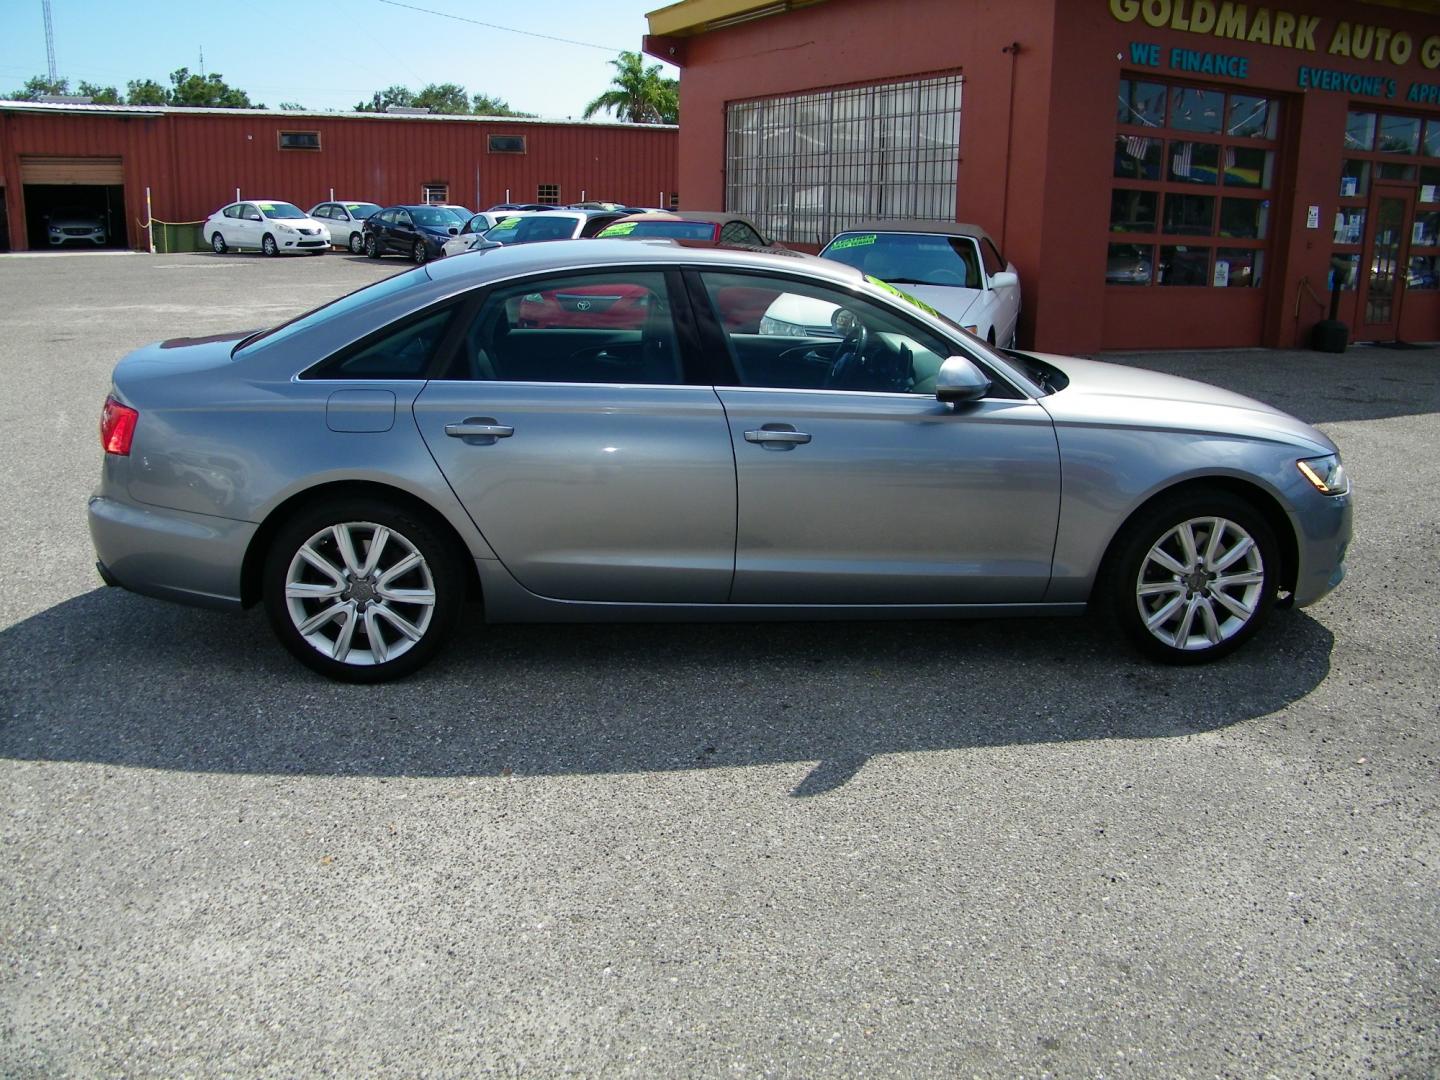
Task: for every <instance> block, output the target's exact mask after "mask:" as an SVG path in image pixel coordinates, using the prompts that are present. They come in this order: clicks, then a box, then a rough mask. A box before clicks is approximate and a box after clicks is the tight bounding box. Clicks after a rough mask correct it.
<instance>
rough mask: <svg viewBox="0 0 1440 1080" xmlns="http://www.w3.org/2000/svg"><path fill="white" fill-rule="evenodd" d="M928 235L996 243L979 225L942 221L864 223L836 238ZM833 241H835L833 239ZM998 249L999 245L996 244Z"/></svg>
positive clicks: (891, 220) (844, 230)
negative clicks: (864, 235) (909, 234)
mask: <svg viewBox="0 0 1440 1080" xmlns="http://www.w3.org/2000/svg"><path fill="white" fill-rule="evenodd" d="M882 232H892V233H928V234H931V235H936V236H974V237H979V238H983V239H986V240H989V241H990V242H991V243H992V244H994V243H995V240H994V238H992V237H991V235H990V234H989V233H987V232H986V231H985V230H984V229H982V228H981V227H980V226H979V225H967V224H965V223H964V222H956V221H940V220H929V221H927V220H924V219H917V220H895V219H887V220H877V221H862V222H860V223H859V224H858V225H851V226H850V227H849V228H848V229H841V230H840V231H839V232H837V233H836V234H835V236H841V235H844V234H846V233H882ZM831 239H834V237H832V238H831ZM996 246H997V247H998V246H999V245H998V244H996Z"/></svg>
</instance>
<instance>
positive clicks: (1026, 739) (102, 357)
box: [0, 254, 1440, 1078]
mask: <svg viewBox="0 0 1440 1080" xmlns="http://www.w3.org/2000/svg"><path fill="white" fill-rule="evenodd" d="M400 269H402V264H401V263H400V262H399V261H398V260H386V261H385V262H384V263H382V264H377V263H371V262H367V261H366V260H364V259H353V258H350V257H348V256H342V255H339V254H332V255H329V256H327V257H325V258H323V259H299V260H274V261H272V260H264V259H261V258H259V257H252V256H233V255H232V256H228V257H224V258H219V257H215V256H209V255H192V256H157V257H150V256H140V255H127V254H117V255H85V256H74V257H70V256H48V257H46V256H42V257H34V258H19V257H14V258H4V259H0V297H4V300H5V302H4V305H3V309H0V311H3V314H0V320H3V324H0V325H3V328H4V333H3V335H0V370H3V371H4V373H5V393H4V394H3V395H0V432H3V434H0V438H3V449H4V457H5V460H7V461H8V462H9V463H10V464H9V465H8V466H7V469H6V476H7V478H8V482H7V483H5V484H4V485H3V487H0V520H3V521H4V522H5V527H4V530H3V536H4V544H3V547H0V582H3V587H0V703H3V710H0V723H3V727H0V1074H3V1075H5V1076H8V1077H32V1076H33V1077H42V1076H43V1077H52V1076H66V1075H81V1076H84V1075H107V1076H118V1075H126V1076H132V1075H135V1076H139V1075H154V1076H182V1075H183V1076H197V1077H200V1076H222V1075H254V1076H275V1077H292V1076H298V1075H317V1074H319V1075H336V1076H367V1075H381V1074H397V1075H408V1076H431V1077H442V1076H453V1077H470V1076H475V1075H481V1074H499V1075H504V1076H518V1075H559V1074H564V1075H578V1076H607V1077H608V1076H640V1077H653V1076H797V1077H807V1078H809V1077H827V1076H837V1077H839V1076H887V1075H894V1076H945V1077H950V1076H957V1075H979V1076H1003V1077H1013V1076H1045V1075H1055V1076H1095V1077H1101V1076H1104V1077H1112V1076H1269V1075H1274V1076H1308V1075H1312V1074H1313V1075H1321V1076H1369V1075H1376V1076H1414V1077H1421V1076H1434V1075H1436V1073H1437V1071H1440V1027H1437V1025H1440V843H1437V836H1440V819H1437V813H1436V810H1437V803H1440V752H1437V742H1440V739H1437V719H1440V675H1437V660H1440V642H1437V620H1436V618H1435V612H1436V611H1437V610H1440V538H1437V522H1440V484H1437V483H1436V482H1435V480H1434V478H1433V477H1432V476H1431V473H1432V471H1433V469H1434V463H1435V462H1436V461H1437V460H1440V424H1437V413H1440V349H1428V350H1419V351H1396V350H1389V349H1380V348H1362V349H1352V350H1351V351H1350V352H1349V353H1347V354H1346V355H1344V356H1341V357H1333V356H1322V355H1319V354H1308V353H1267V352H1260V351H1253V352H1231V353H1203V354H1195V355H1189V356H1181V355H1174V354H1170V355H1166V356H1128V357H1124V358H1122V359H1124V361H1125V362H1129V363H1136V364H1141V365H1144V366H1150V367H1156V368H1162V369H1165V370H1171V371H1178V372H1185V373H1192V374H1195V375H1197V376H1198V377H1200V378H1202V379H1206V380H1209V381H1213V382H1217V383H1221V384H1224V385H1226V386H1230V387H1233V388H1235V389H1238V390H1240V391H1242V392H1245V393H1250V394H1253V395H1255V396H1257V397H1260V398H1262V399H1265V400H1268V401H1272V402H1275V403H1276V404H1278V405H1280V406H1282V407H1284V408H1287V409H1289V410H1291V411H1293V412H1295V413H1297V414H1299V415H1300V416H1302V417H1304V418H1306V419H1307V420H1310V421H1312V422H1315V423H1318V424H1319V425H1320V426H1321V427H1323V428H1324V429H1325V430H1326V431H1327V432H1328V433H1329V434H1330V435H1331V436H1332V437H1333V438H1335V440H1336V441H1337V442H1338V443H1339V444H1340V445H1341V447H1342V449H1343V451H1344V452H1345V454H1346V458H1347V463H1348V466H1349V469H1350V471H1351V474H1352V477H1353V480H1354V483H1355V485H1356V488H1357V491H1358V496H1357V516H1356V540H1355V543H1354V545H1353V547H1352V549H1351V560H1350V573H1351V576H1350V578H1349V580H1347V581H1346V582H1345V584H1344V585H1343V586H1342V587H1341V588H1340V590H1339V591H1338V592H1337V593H1336V594H1334V595H1333V596H1332V597H1330V598H1328V599H1327V600H1325V601H1324V602H1322V603H1321V604H1319V605H1317V606H1315V607H1313V608H1310V609H1308V610H1306V611H1304V612H1289V613H1278V617H1277V619H1276V621H1275V622H1274V623H1273V624H1272V626H1271V627H1270V628H1269V629H1270V632H1269V633H1268V635H1266V636H1265V637H1264V638H1263V639H1262V640H1260V641H1257V642H1255V643H1253V644H1252V646H1251V647H1250V648H1249V649H1248V650H1247V651H1245V652H1243V653H1242V654H1240V655H1239V656H1237V657H1235V658H1233V659H1232V660H1230V661H1229V662H1226V663H1224V664H1221V665H1219V666H1212V667H1208V668H1203V669H1199V670H1171V669H1165V668H1160V667H1151V666H1148V665H1146V664H1144V663H1142V662H1140V661H1138V660H1135V659H1132V657H1131V655H1130V654H1129V652H1128V651H1127V650H1126V649H1125V648H1123V647H1120V646H1119V645H1118V644H1117V642H1116V641H1114V640H1113V639H1111V638H1110V637H1108V636H1107V635H1106V634H1104V633H1103V632H1101V630H1100V628H1098V627H1097V626H1095V625H1093V624H1092V623H1091V621H1090V620H1086V619H1076V620H1059V621H1052V622H1041V621H1036V622H1028V621H1027V622H1022V621H1002V622H995V623H980V622H977V623H968V624H943V623H934V624H898V625H886V624H872V625H859V624H853V625H803V624H797V625H790V626H763V627H762V626H724V627H706V626H696V627H646V626H625V627H582V628H577V627H519V628H516V627H511V628H497V629H495V630H494V631H491V632H487V631H485V630H484V629H483V628H480V627H475V628H472V629H469V630H467V631H466V632H464V633H462V634H461V635H460V640H458V641H457V642H455V645H454V647H452V648H451V649H450V651H449V652H448V653H447V654H446V655H445V656H444V657H443V658H442V660H441V661H440V662H438V663H437V664H435V665H433V666H432V667H431V668H429V669H427V670H426V671H425V672H424V673H422V674H421V675H420V676H418V677H416V678H414V679H412V680H410V681H409V682H406V683H403V684H399V685H394V686H384V687H377V688H365V687H352V686H340V685H336V684H331V683H328V682H325V681H323V680H321V679H320V678H318V677H316V676H313V675H311V674H309V673H308V672H307V671H306V670H305V669H303V668H301V667H300V666H299V665H298V664H296V663H295V662H293V661H292V660H290V658H289V657H288V655H287V654H285V653H284V652H283V651H282V649H281V648H280V646H279V645H278V644H277V643H275V642H274V641H273V640H272V638H271V635H270V633H269V630H268V628H267V627H266V626H265V624H264V620H263V617H262V616H261V615H260V614H259V613H258V612H249V613H246V614H244V615H241V616H227V615H221V614H213V613H207V612H202V611H192V610H187V609H183V608H179V607H173V606H168V605H166V604H163V603H160V602H157V601H152V600H147V599H143V598H140V597H136V596H131V595H128V594H126V593H124V592H122V591H120V590H115V589H104V588H102V587H101V585H100V582H99V580H98V578H97V576H96V574H95V572H94V569H93V565H92V563H93V554H92V552H91V549H90V543H89V538H88V535H87V532H86V529H85V519H84V512H85V499H86V496H87V495H88V493H89V491H90V489H91V487H92V486H93V484H94V481H95V479H96V476H97V473H98V465H99V459H100V450H99V446H98V438H97V435H96V426H97V422H98V417H99V410H100V404H101V401H102V400H103V398H104V396H105V393H106V391H107V388H108V381H109V371H110V368H111V366H112V365H113V364H114V362H115V361H116V360H117V359H118V358H119V357H120V356H121V355H122V354H123V353H125V352H126V351H127V350H129V349H131V348H133V347H136V346H138V345H141V344H143V343H145V342H147V341H152V340H155V339H158V338H163V337H170V336H175V335H180V334H185V335H190V334H203V333H207V332H214V331H220V330H225V329H232V328H239V327H244V326H252V325H259V324H266V323H272V322H275V321H278V320H280V319H281V318H283V317H285V316H287V315H288V314H290V313H292V312H296V311H299V310H302V309H304V308H308V307H311V306H313V305H315V304H317V303H320V302H322V301H323V300H326V299H328V298H330V297H332V296H334V295H337V294H339V293H341V292H345V291H349V290H350V289H352V288H354V287H357V286H358V285H360V284H362V283H364V282H367V281H370V280H373V279H375V278H377V277H380V276H383V275H387V274H390V273H394V272H396V271H398V270H400Z"/></svg>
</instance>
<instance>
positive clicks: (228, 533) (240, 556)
mask: <svg viewBox="0 0 1440 1080" xmlns="http://www.w3.org/2000/svg"><path fill="white" fill-rule="evenodd" d="M88 516H89V523H90V539H91V542H92V543H93V544H94V545H95V556H96V559H97V564H96V565H97V568H98V569H99V571H100V576H101V578H102V579H103V580H104V581H105V583H106V584H107V585H119V586H121V587H123V588H126V589H129V590H130V591H131V592H137V593H143V594H144V595H146V596H155V597H159V598H160V599H163V600H174V601H177V602H178V603H182V604H191V605H194V606H197V607H208V608H221V609H233V608H238V607H240V606H241V603H240V595H241V593H240V577H241V568H242V566H243V565H244V562H245V552H246V550H247V549H248V547H249V545H250V541H251V539H252V538H253V537H254V535H255V530H256V529H257V528H258V526H257V525H255V524H253V523H251V522H248V521H235V520H232V519H231V518H222V517H212V516H210V515H207V514H190V513H186V512H184V511H182V510H168V509H165V508H163V507H155V506H139V505H137V504H134V503H130V502H125V501H122V500H119V499H113V498H110V497H108V496H105V495H94V496H92V497H91V499H90V506H89V515H88Z"/></svg>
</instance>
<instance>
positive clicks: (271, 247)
mask: <svg viewBox="0 0 1440 1080" xmlns="http://www.w3.org/2000/svg"><path fill="white" fill-rule="evenodd" d="M260 250H261V251H263V252H264V253H265V254H266V255H279V254H280V246H279V245H278V244H276V243H275V237H273V236H271V235H270V234H269V233H268V232H267V233H266V234H265V238H264V239H263V240H261V241H260Z"/></svg>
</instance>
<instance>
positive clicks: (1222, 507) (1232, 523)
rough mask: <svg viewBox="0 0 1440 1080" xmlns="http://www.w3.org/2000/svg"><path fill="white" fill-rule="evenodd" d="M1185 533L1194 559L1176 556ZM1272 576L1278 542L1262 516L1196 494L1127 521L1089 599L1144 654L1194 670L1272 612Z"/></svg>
mask: <svg viewBox="0 0 1440 1080" xmlns="http://www.w3.org/2000/svg"><path fill="white" fill-rule="evenodd" d="M1215 522H1219V523H1220V526H1219V529H1218V530H1217V529H1216V528H1215V524H1214V523H1215ZM1187 529H1188V534H1189V542H1190V545H1191V546H1192V547H1194V548H1196V549H1197V553H1196V556H1195V557H1194V558H1193V559H1191V558H1187V557H1186V555H1185V552H1184V538H1183V537H1182V533H1183V532H1185V531H1187ZM1216 531H1218V532H1219V533H1220V538H1219V541H1218V542H1217V549H1216V550H1217V552H1218V555H1219V557H1218V558H1216V559H1215V560H1214V564H1213V565H1212V563H1211V562H1210V561H1209V560H1208V559H1207V557H1206V556H1207V548H1208V547H1209V545H1210V538H1211V535H1212V534H1213V533H1215V532H1216ZM1245 539H1249V540H1250V541H1251V544H1250V546H1249V547H1246V546H1245V545H1244V544H1243V541H1244V540H1245ZM1237 549H1239V550H1241V551H1242V552H1243V554H1241V555H1239V556H1238V557H1237V559H1236V561H1235V562H1233V563H1230V564H1229V565H1226V566H1224V567H1223V568H1221V569H1218V570H1217V569H1215V568H1214V567H1215V566H1218V565H1220V564H1222V563H1225V561H1226V560H1225V556H1226V555H1227V554H1231V553H1233V552H1235V551H1236V550H1237ZM1152 553H1154V554H1153V556H1152ZM1167 558H1168V560H1169V562H1172V563H1174V564H1175V566H1170V565H1167V564H1166V562H1165V560H1166V559H1167ZM1187 568H1188V573H1184V574H1182V573H1179V572H1176V571H1177V569H1178V570H1185V569H1187ZM1280 573H1281V567H1280V545H1279V544H1278V542H1277V541H1276V539H1275V534H1274V532H1273V531H1272V530H1271V528H1270V526H1269V524H1268V523H1267V522H1266V520H1265V517H1264V515H1263V514H1261V513H1260V512H1259V511H1258V510H1256V509H1255V507H1254V506H1253V505H1252V504H1251V503H1249V502H1246V501H1245V500H1244V499H1242V498H1239V497H1238V496H1236V495H1232V494H1230V493H1229V492H1224V491H1202V490H1196V491H1191V492H1183V493H1180V494H1177V495H1175V496H1172V497H1170V498H1162V499H1160V500H1157V501H1156V502H1155V503H1153V504H1152V505H1150V506H1148V507H1145V508H1144V509H1142V510H1141V511H1140V512H1139V513H1138V514H1137V515H1136V516H1135V517H1134V518H1133V519H1131V521H1129V522H1128V523H1127V524H1126V526H1125V528H1124V529H1123V530H1122V531H1121V533H1120V534H1119V535H1118V536H1117V537H1116V539H1115V541H1114V543H1113V544H1112V545H1111V549H1110V552H1109V555H1108V556H1107V558H1106V561H1105V566H1104V569H1103V570H1102V572H1101V575H1100V579H1099V581H1098V582H1097V583H1096V598H1097V600H1098V601H1099V606H1102V607H1104V608H1108V610H1109V612H1110V614H1111V617H1112V618H1114V619H1115V620H1116V621H1117V622H1118V623H1119V625H1120V628H1121V630H1122V631H1123V632H1124V633H1125V635H1126V636H1127V637H1129V638H1130V640H1131V641H1132V642H1134V644H1135V645H1136V647H1137V648H1138V649H1139V650H1140V651H1141V652H1142V653H1144V654H1145V655H1146V656H1149V657H1151V658H1152V659H1156V660H1160V661H1163V662H1165V663H1171V664H1203V663H1207V662H1209V661H1211V660H1218V659H1220V658H1221V657H1223V656H1227V655H1229V654H1230V653H1232V652H1234V651H1235V650H1236V649H1238V648H1239V647H1240V646H1241V645H1243V644H1244V643H1245V642H1246V641H1248V640H1249V639H1250V638H1251V637H1253V636H1254V635H1255V633H1256V631H1258V630H1259V629H1260V627H1261V625H1262V624H1263V623H1264V622H1265V619H1266V618H1267V617H1268V615H1269V614H1270V610H1271V608H1273V607H1274V606H1275V593H1276V590H1277V587H1278V582H1279V581H1280ZM1256 579H1258V580H1256ZM1142 590H1145V592H1144V594H1142ZM1171 605H1175V607H1174V609H1173V611H1171V613H1170V614H1168V615H1163V617H1162V613H1163V612H1164V611H1165V610H1166V609H1167V608H1170V607H1171ZM1187 609H1188V610H1189V616H1188V621H1187V614H1186V613H1187ZM1243 611H1248V612H1249V614H1248V616H1244V617H1242V614H1241V612H1243ZM1207 612H1208V615H1207ZM1212 617H1213V621H1212Z"/></svg>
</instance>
